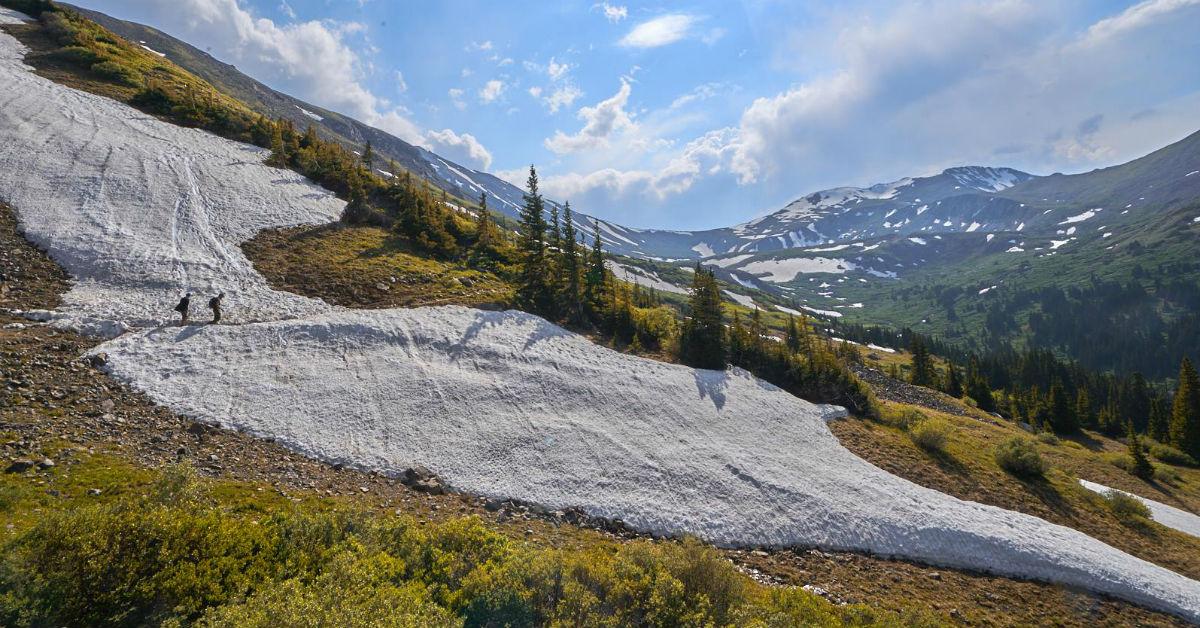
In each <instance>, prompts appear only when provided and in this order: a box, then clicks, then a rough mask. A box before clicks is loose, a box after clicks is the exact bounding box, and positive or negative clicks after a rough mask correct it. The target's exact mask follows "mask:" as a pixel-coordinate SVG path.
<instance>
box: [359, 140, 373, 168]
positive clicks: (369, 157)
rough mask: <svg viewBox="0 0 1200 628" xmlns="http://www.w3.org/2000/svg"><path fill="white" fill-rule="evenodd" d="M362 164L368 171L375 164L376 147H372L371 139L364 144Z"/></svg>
mask: <svg viewBox="0 0 1200 628" xmlns="http://www.w3.org/2000/svg"><path fill="white" fill-rule="evenodd" d="M362 164H363V167H364V168H366V169H367V172H370V171H371V170H372V169H373V168H374V166H375V149H374V148H372V147H371V142H370V140H368V141H367V143H366V145H365V146H363V153H362Z"/></svg>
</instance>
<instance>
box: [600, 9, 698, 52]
mask: <svg viewBox="0 0 1200 628" xmlns="http://www.w3.org/2000/svg"><path fill="white" fill-rule="evenodd" d="M698 21H699V18H697V17H696V16H694V15H688V14H686V13H670V14H667V15H660V16H659V17H656V18H653V19H649V20H646V21H645V22H642V23H641V24H638V25H637V26H634V27H633V29H632V30H630V31H629V32H628V33H626V34H625V36H624V37H622V38H621V40H620V41H618V42H617V43H618V44H620V45H622V46H625V47H627V48H657V47H659V46H666V45H668V44H673V43H675V42H677V41H679V40H681V39H683V38H685V37H687V36H689V35H690V34H691V33H692V28H693V27H694V26H695V25H696V23H697V22H698Z"/></svg>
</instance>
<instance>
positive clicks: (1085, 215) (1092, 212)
mask: <svg viewBox="0 0 1200 628" xmlns="http://www.w3.org/2000/svg"><path fill="white" fill-rule="evenodd" d="M1100 211H1104V210H1102V209H1101V208H1099V207H1097V208H1095V209H1089V210H1087V211H1085V212H1083V213H1082V214H1075V215H1074V216H1071V217H1069V218H1067V219H1066V220H1064V221H1062V222H1060V223H1058V224H1060V225H1069V224H1071V223H1074V222H1083V221H1085V220H1087V219H1089V218H1091V217H1092V216H1095V215H1096V212H1100Z"/></svg>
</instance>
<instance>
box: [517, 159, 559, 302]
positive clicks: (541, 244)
mask: <svg viewBox="0 0 1200 628" xmlns="http://www.w3.org/2000/svg"><path fill="white" fill-rule="evenodd" d="M526 187H527V188H528V191H527V192H526V193H525V205H524V206H523V207H522V208H521V215H520V219H521V236H520V239H519V241H518V248H519V249H520V256H521V257H520V259H521V268H520V276H519V277H518V279H517V298H518V300H519V301H520V302H521V303H522V304H523V305H524V306H526V307H528V308H530V309H532V310H534V311H536V312H541V313H549V312H548V310H549V309H550V307H551V297H552V295H551V290H550V281H549V268H547V264H546V217H545V214H544V212H543V210H544V207H545V204H544V201H543V200H542V195H541V193H540V192H538V177H537V171H536V170H534V167H533V166H530V167H529V180H528V182H527V184H526Z"/></svg>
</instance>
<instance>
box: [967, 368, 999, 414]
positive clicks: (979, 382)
mask: <svg viewBox="0 0 1200 628" xmlns="http://www.w3.org/2000/svg"><path fill="white" fill-rule="evenodd" d="M967 396H968V397H970V398H971V399H974V400H975V405H977V406H979V409H980V410H983V411H984V412H995V411H996V399H995V398H994V397H992V388H991V386H989V385H988V382H987V379H986V378H984V376H983V373H982V372H981V371H980V369H979V360H978V358H976V357H975V356H971V361H970V362H969V363H968V365H967Z"/></svg>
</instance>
